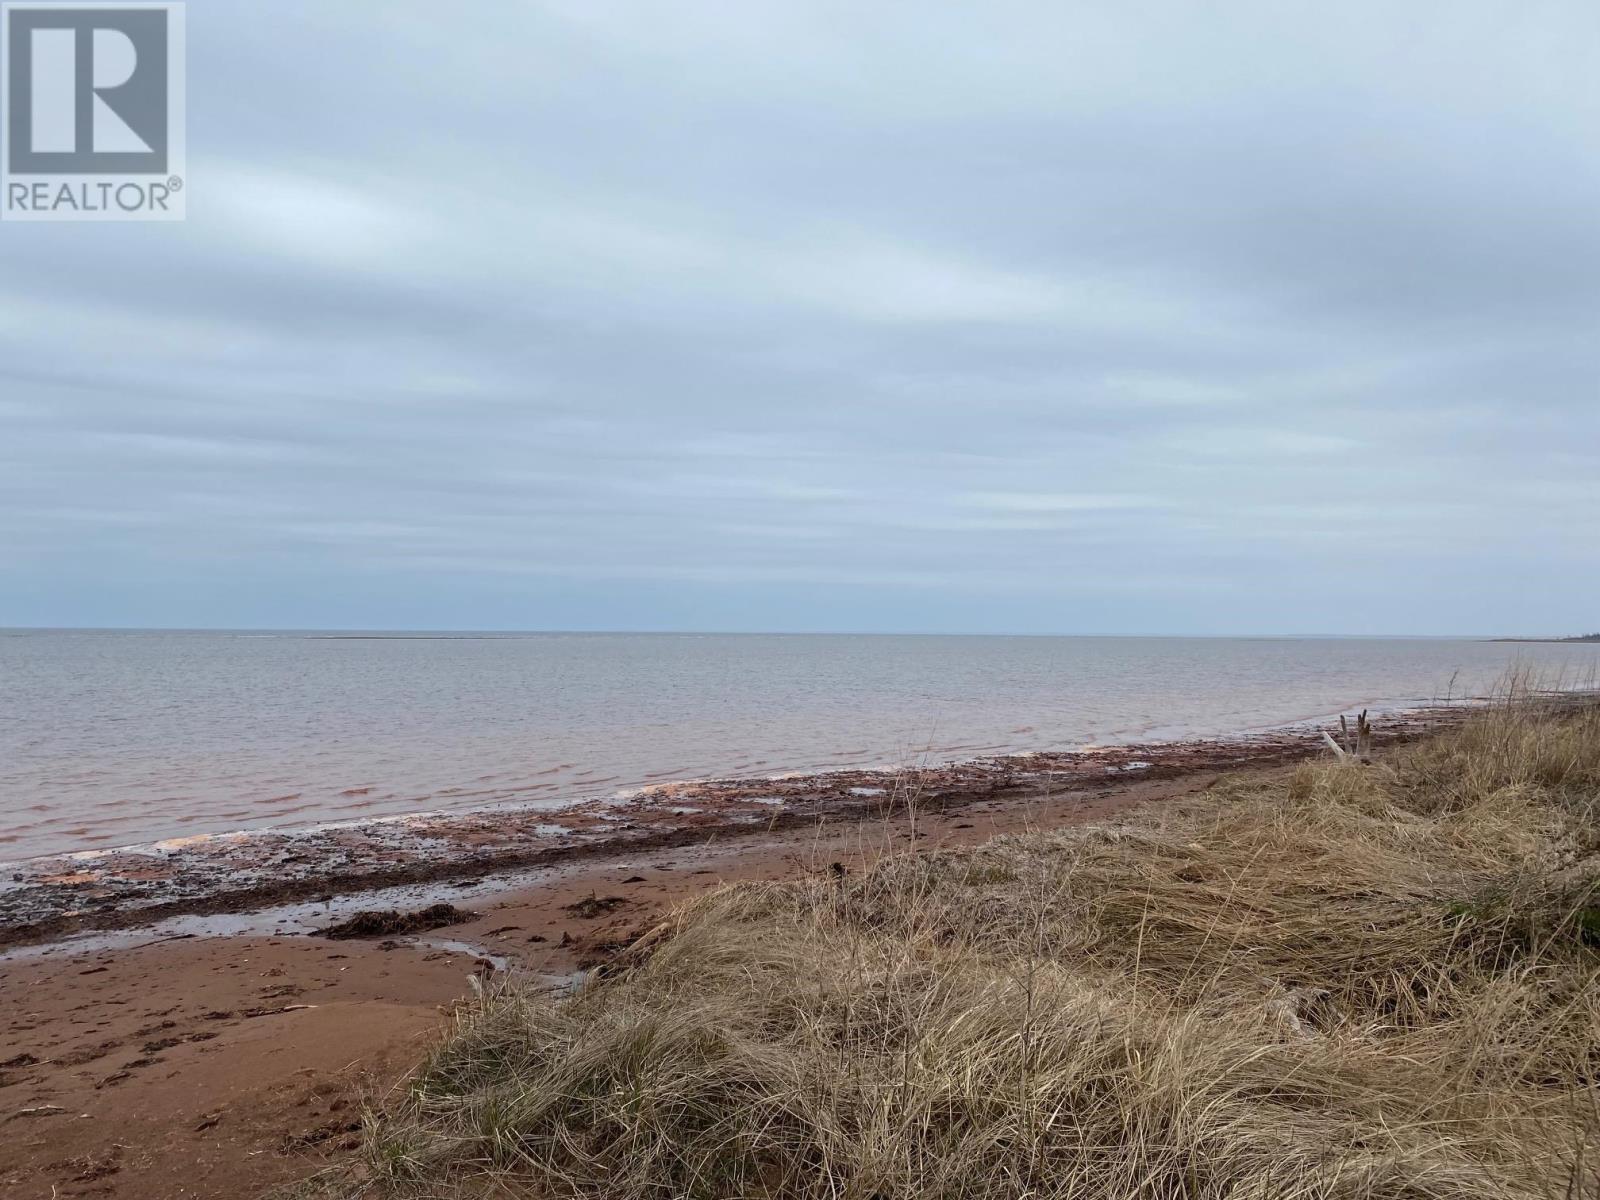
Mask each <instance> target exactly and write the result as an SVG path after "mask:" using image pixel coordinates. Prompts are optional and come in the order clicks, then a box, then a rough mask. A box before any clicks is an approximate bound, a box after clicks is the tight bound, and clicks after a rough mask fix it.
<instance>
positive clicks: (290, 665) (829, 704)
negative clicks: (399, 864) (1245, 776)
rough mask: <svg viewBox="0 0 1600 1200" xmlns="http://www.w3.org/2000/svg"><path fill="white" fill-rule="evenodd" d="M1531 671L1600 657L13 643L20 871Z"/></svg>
mask: <svg viewBox="0 0 1600 1200" xmlns="http://www.w3.org/2000/svg"><path fill="white" fill-rule="evenodd" d="M1514 661H1521V662H1524V663H1530V664H1536V665H1538V666H1540V667H1541V668H1543V669H1546V670H1562V671H1564V672H1565V673H1566V674H1567V676H1568V678H1569V679H1578V678H1580V677H1589V676H1592V673H1593V671H1594V669H1595V665H1596V663H1597V662H1600V646H1591V645H1537V644H1525V645H1513V644H1503V643H1490V642H1473V641H1448V640H1399V639H1392V640H1391V639H1200V638H1194V639H1188V638H1170V639H1168V638H1024V637H1016V638H1011V637H877V636H861V637H837V636H801V635H796V636H749V635H736V636H722V635H715V636H713V635H633V634H627V635H614V634H535V635H487V636H485V635H436V636H427V635H372V636H361V637H357V636H348V635H342V636H341V635H309V634H218V633H136V632H127V633H77V632H59V633H58V632H48V633H46V632H16V633H6V634H0V858H5V859H16V858H23V857H28V856H32V855H37V854H44V853H54V852H58V851H61V850H71V849H88V848H95V847H104V846H113V845H126V844H130V843H135V842H143V841H150V840H154V839H158V838H166V837H173V836H184V835H190V834H196V833H213V832H223V831H228V830H235V829H247V828H262V827H269V826H270V827H276V826H285V825H309V824H318V823H322V822H327V821H338V820H352V819H360V818H369V817H377V816H385V815H394V814H400V813H406V812H416V811H420V810H426V809H462V808H480V807H484V806H489V805H495V804H501V803H530V802H531V803H548V804H551V805H556V804H561V803H565V802H568V801H571V800H578V799H584V798H589V797H594V796H607V795H612V794H615V793H616V792H618V791H622V790H626V789H629V788H636V787H639V786H642V785H645V784H649V783H653V782H659V781H662V780H669V779H685V778H700V777H706V776H717V775H762V774H774V773H779V772H784V771H801V770H804V771H812V770H825V769H828V768H832V767H846V766H863V765H866V766H876V765H894V764H896V763H901V762H906V761H911V760H916V759H926V760H946V761H948V760H952V759H959V758H969V757H973V756H976V755H981V754H986V753H992V752H996V751H1019V750H1032V749H1067V748H1073V747H1079V746H1083V745H1085V744H1091V743H1095V742H1111V741H1129V740H1141V739H1162V738H1171V737H1178V736H1183V735H1186V734H1208V733H1226V732H1231V731H1235V730H1240V729H1245V728H1251V727H1257V726H1263V725H1270V724H1280V723H1286V722H1290V721H1293V720H1298V719H1304V718H1308V717H1313V716H1317V715H1321V714H1325V713H1329V712H1334V711H1338V710H1340V709H1343V708H1348V707H1351V706H1355V705H1359V704H1362V703H1369V702H1394V703H1406V702H1413V701H1427V700H1430V699H1434V698H1438V697H1442V696H1444V695H1445V693H1446V691H1447V689H1450V690H1453V693H1454V694H1455V695H1457V696H1459V695H1461V694H1463V693H1464V692H1466V691H1469V690H1474V689H1482V688H1484V687H1486V686H1488V685H1490V684H1491V683H1492V682H1493V681H1494V679H1495V678H1496V677H1498V676H1499V675H1500V674H1501V673H1502V672H1503V671H1504V670H1505V668H1506V666H1507V665H1508V664H1510V663H1512V662H1514ZM1453 674H1454V675H1455V677H1456V678H1455V682H1454V684H1453V685H1452V683H1451V679H1452V675H1453Z"/></svg>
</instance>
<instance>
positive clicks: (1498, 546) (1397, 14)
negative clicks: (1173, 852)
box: [0, 0, 1600, 632]
mask: <svg viewBox="0 0 1600 1200" xmlns="http://www.w3.org/2000/svg"><path fill="white" fill-rule="evenodd" d="M190 27H191V28H190V50H189V59H190V63H189V74H190V89H189V90H190V143H191V149H190V157H191V162H190V177H191V182H192V187H191V192H190V210H189V211H190V219H189V221H188V222H187V223H186V224H183V225H177V226H135V225H99V226H82V225H79V226H47V225H5V226H0V271H3V272H4V279H5V283H6V287H5V289H4V291H3V294H0V431H3V437H0V563H3V564H4V566H3V569H0V624H24V625H32V624H177V625H184V624H199V625H266V626H283V625H316V626H393V627H404V626H412V627H518V628H523V627H557V628H576V627H590V628H593V627H612V628H671V627H686V626H687V627H697V628H722V629H741V628H795V629H811V628H819V629H820V628H827V629H907V630H921V629H971V630H979V631H1004V630H1019V631H1069V632H1070V631H1086V632H1228V631H1256V632H1274V631H1284V632H1291V631H1330V632H1479V631H1485V632H1486V631H1495V630H1512V629H1527V630H1538V629H1550V630H1563V631H1565V630H1571V629H1576V628H1579V627H1584V628H1587V627H1590V626H1592V625H1593V624H1594V614H1593V612H1592V611H1591V603H1590V600H1589V599H1588V598H1589V597H1590V596H1592V595H1593V594H1594V592H1595V590H1596V586H1597V585H1600V556H1597V555H1596V553H1595V548H1594V538H1593V533H1592V530H1593V529H1594V528H1595V527H1596V524H1597V518H1600V482H1597V481H1600V461H1597V460H1600V394H1597V380H1600V354H1597V351H1596V348H1595V347H1596V345H1597V344H1600V343H1597V341H1596V338H1595V333H1596V318H1597V316H1600V229H1597V224H1596V218H1595V215H1594V214H1595V213H1596V212H1597V211H1600V154H1597V151H1600V145H1597V143H1600V89H1597V88H1596V86H1595V83H1594V80H1595V79H1597V78H1600V10H1596V9H1595V8H1594V7H1593V6H1592V5H1588V4H1581V3H1577V2H1572V3H1553V4H1549V5H1543V6H1539V7H1538V8H1537V9H1532V10H1512V9H1508V8H1505V7H1503V6H1500V5H1494V4H1488V3H1482V4H1477V3H1473V4H1449V5H1446V4H1443V3H1440V4H1422V5H1410V6H1406V7H1405V8H1404V9H1403V10H1397V9H1395V8H1394V7H1393V6H1389V5H1380V4H1376V3H1370V4H1364V3H1356V4H1349V5H1341V6H1337V7H1336V8H1334V9H1326V8H1324V9H1319V10H1315V11H1314V10H1312V9H1308V8H1305V7H1303V6H1282V5H1274V4H1267V3H1243V2H1240V3H1232V4H1228V5H1224V6H1222V7H1221V8H1220V9H1217V8H1215V7H1213V8H1211V9H1207V10H1206V11H1205V12H1203V13H1202V12H1201V10H1199V9H1197V8H1195V7H1194V6H1190V5H1180V4H1159V3H1157V4H1150V5H1141V6H1131V7H1130V6H1121V7H1118V8H1109V7H1108V8H1103V9H1099V10H1095V9H1092V8H1091V9H1088V10H1085V9H1083V8H1082V7H1081V6H1059V5H1048V4H1042V3H1027V4H1024V3H1002V4H998V5H983V6H976V5H974V6H964V5H961V6H928V5H910V4H903V5H902V4H893V3H891V4H882V5H873V6H866V7H865V9H864V8H863V6H860V5H845V4H842V3H839V4H835V3H807V4H781V5H780V4H733V3H687V4H677V5H672V6H667V7H663V6H651V5H645V4H632V3H628V4H617V5H595V4H588V3H584V4H579V3H575V2H574V3H553V2H545V3H533V4H528V5H522V6H516V7H514V8H506V9H504V10H500V9H496V10H488V9H485V10H484V11H482V12H472V13H468V12H465V11H462V10H447V9H444V8H440V7H439V6H438V5H436V4H420V3H413V2H410V0H396V2H393V3H388V4H385V5H383V6H382V8H381V11H380V10H378V9H373V10H372V11H370V12H367V11H362V10H360V9H358V8H354V7H351V6H347V5H346V6H341V5H328V4H313V3H309V2H306V3H301V2H298V0H289V2H286V3H281V4H274V5H260V4H248V3H244V2H243V0H208V2H207V3H206V4H204V5H203V6H202V5H194V6H192V8H191V12H190Z"/></svg>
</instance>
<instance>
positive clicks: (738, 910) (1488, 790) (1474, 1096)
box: [313, 702, 1600, 1200]
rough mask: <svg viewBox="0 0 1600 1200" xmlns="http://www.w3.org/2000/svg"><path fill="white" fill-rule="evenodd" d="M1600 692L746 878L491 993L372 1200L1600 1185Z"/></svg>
mask: <svg viewBox="0 0 1600 1200" xmlns="http://www.w3.org/2000/svg"><path fill="white" fill-rule="evenodd" d="M1597 811H1600V709H1597V708H1595V707H1593V706H1582V705H1574V704H1567V705H1562V706H1560V707H1551V706H1549V705H1538V704H1533V703H1530V702H1522V703H1518V704H1506V705H1502V706H1499V707H1497V708H1495V709H1492V710H1489V711H1486V712H1485V713H1483V714H1482V715H1481V716H1480V717H1478V718H1475V719H1474V720H1472V721H1471V722H1470V723H1469V724H1467V725H1465V726H1464V727H1462V728H1460V729H1458V730H1456V731H1453V732H1451V733H1448V734H1444V735H1441V736H1439V737H1437V738H1435V739H1433V740H1431V741H1428V742H1425V743H1420V744H1417V745H1414V746H1411V747H1408V748H1405V749H1402V750H1399V751H1396V752H1393V753H1391V754H1389V755H1388V756H1386V757H1385V758H1383V759H1382V760H1381V761H1379V762H1377V763H1374V764H1370V765H1362V764H1358V763H1354V762H1343V763H1341V762H1334V761H1331V759H1330V761H1327V762H1324V763H1319V764H1316V765H1308V766H1305V767H1302V768H1300V769H1299V770H1297V771H1295V772H1293V773H1292V774H1286V775H1284V776H1282V777H1281V778H1279V779H1277V780H1274V781H1271V782H1266V783H1260V782H1257V783H1244V782H1238V783H1233V784H1223V785H1221V786H1219V787H1217V788H1214V789H1213V790H1212V791H1210V792H1208V793H1207V794H1206V795H1205V796H1203V797H1202V798H1199V799H1196V800H1194V801H1191V802H1188V803H1185V804H1182V805H1170V806H1166V807H1161V806H1156V807H1153V808H1151V809H1150V810H1149V811H1148V812H1147V813H1145V814H1143V815H1142V816H1141V817H1140V818H1138V819H1136V820H1134V821H1132V822H1129V823H1125V824H1122V825H1119V826H1116V827H1098V828H1085V829H1074V830H1068V831H1065V832H1059V833H1041V834H1032V835H1026V836H1007V837H1001V838H998V839H996V840H995V841H993V842H991V843H989V844H987V845H985V846H982V847H980V848H977V849H974V850H970V851H960V852H948V853H938V854H930V855H920V856H919V855H906V856H903V857H896V858H892V859H889V860H886V861H884V862H883V863H881V864H880V865H879V866H878V867H877V868H876V869H874V870H872V871H870V872H869V873H867V874H865V875H863V876H860V877H845V878H834V877H832V876H829V875H827V874H823V875H819V876H818V877H815V878H811V879H806V880H803V881H799V882H794V883H785V884H773V885H760V886H751V885H745V886H738V887H731V888H727V889H724V890H722V891H720V892H717V893H716V894H714V895H711V896H709V897H707V898H706V899H704V900H702V901H699V902H697V903H695V904H693V905H691V906H690V907H688V908H687V909H686V910H685V911H683V912H681V913H680V914H678V916H677V917H676V918H675V919H674V920H673V921H672V922H671V923H670V925H669V926H667V927H663V929H662V930H661V931H658V935H657V936H656V937H655V938H653V939H651V941H650V945H648V946H646V947H643V948H640V949H639V950H637V951H636V952H635V953H634V954H633V956H632V961H631V964H630V965H628V966H627V967H626V969H624V970H622V971H620V972H618V973H617V974H615V975H614V976H612V977H610V978H608V979H605V980H603V981H600V982H597V983H594V984H592V985H591V986H589V987H587V988H586V989H585V990H584V991H582V992H581V993H580V994H579V995H577V996H575V997H574V998H571V999H569V1000H567V1001H565V1002H561V1003H554V1002H548V1001H545V1000H542V999H539V998H536V997H535V996H533V995H531V994H529V993H527V992H522V991H519V990H518V989H517V988H516V987H514V986H510V987H503V988H501V989H500V990H496V991H493V992H492V993H490V994H488V995H486V996H484V997H483V998H482V1000H481V1002H479V1003H476V1004H474V1005H472V1006H469V1007H467V1008H465V1009H464V1010H463V1011H462V1012H461V1013H460V1014H459V1016H458V1018H457V1020H456V1023H455V1026H454V1028H453V1030H452V1031H451V1032H450V1033H449V1034H448V1036H447V1037H446V1038H445V1039H444V1040H443V1041H442V1043H441V1044H440V1045H439V1046H438V1047H437V1049H436V1050H435V1051H434V1052H433V1053H432V1055H431V1057H430V1058H429V1059H428V1061H427V1062H426V1064H424V1065H423V1066H422V1067H421V1068H420V1070H419V1071H418V1073H417V1074H416V1075H415V1077H414V1078H413V1079H412V1081H411V1082H410V1084H409V1089H408V1090H407V1091H406V1092H405V1094H404V1095H403V1096H402V1097H398V1098H396V1099H395V1100H394V1101H393V1103H391V1104H390V1105H389V1106H388V1107H387V1108H386V1109H385V1110H384V1111H383V1112H381V1113H377V1114H374V1115H373V1116H372V1117H371V1118H370V1124H369V1130H368V1137H367V1158H366V1162H365V1163H364V1164H363V1166H362V1168H361V1169H360V1170H359V1172H357V1173H356V1174H354V1175H352V1174H349V1173H346V1174H341V1175H339V1176H337V1177H334V1178H330V1179H324V1180H320V1181H317V1183H316V1184H314V1185H313V1186H314V1187H315V1188H317V1189H319V1190H320V1191H321V1192H323V1193H324V1194H336V1195H344V1196H354V1195H364V1196H440V1197H444V1196H458V1195H459V1196H472V1197H488V1196H522V1195H536V1196H547V1195H550V1196H567V1195H580V1196H591V1197H607V1198H615V1200H623V1198H629V1197H663V1198H664V1197H674V1196H751V1197H858V1198H861V1200H869V1198H871V1200H887V1198H889V1197H912V1196H917V1197H923V1196H940V1197H952V1198H955V1197H1002V1196H1004V1197H1022V1196H1037V1197H1046V1196H1076V1197H1134V1196H1148V1197H1175V1196H1184V1197H1224V1196H1226V1197H1238V1198H1250V1200H1257V1198H1260V1200H1265V1198H1267V1197H1299V1196H1328V1197H1490V1196H1495V1197H1568V1198H1571V1200H1577V1198H1578V1197H1594V1196H1600V949H1597V947H1600V891H1597V889H1600V827H1597V823H1596V816H1597Z"/></svg>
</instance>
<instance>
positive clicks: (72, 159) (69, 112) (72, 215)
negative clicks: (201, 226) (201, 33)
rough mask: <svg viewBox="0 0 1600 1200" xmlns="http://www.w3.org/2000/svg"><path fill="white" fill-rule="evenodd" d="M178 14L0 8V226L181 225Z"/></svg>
mask: <svg viewBox="0 0 1600 1200" xmlns="http://www.w3.org/2000/svg"><path fill="white" fill-rule="evenodd" d="M183 17H184V9H183V5H182V4H181V3H137V4H118V5H108V4H97V5H89V4H45V3H32V2H29V3H22V2H16V3H6V4H3V5H0V43H3V49H0V73H3V75H4V81H3V87H0V99H3V101H4V105H5V113H4V120H3V122H0V128H3V136H4V147H3V152H0V160H3V161H0V217H3V218H4V219H5V220H15V221H174V220H182V219H183V217H184V210H185V205H184V201H185V196H184V183H185V179H184V167H185V164H184V100H185V96H184V70H183V68H184V27H183Z"/></svg>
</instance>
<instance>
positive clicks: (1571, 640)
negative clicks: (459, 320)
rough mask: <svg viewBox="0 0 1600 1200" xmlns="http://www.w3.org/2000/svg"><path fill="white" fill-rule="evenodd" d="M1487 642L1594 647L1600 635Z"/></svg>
mask: <svg viewBox="0 0 1600 1200" xmlns="http://www.w3.org/2000/svg"><path fill="white" fill-rule="evenodd" d="M1489 640H1490V641H1491V642H1540V643H1549V644H1551V645H1556V646H1575V645H1581V644H1584V643H1587V644H1589V645H1596V644H1600V633H1585V634H1581V635H1579V636H1578V637H1560V638H1556V637H1543V638H1536V637H1497V638H1490V639H1489Z"/></svg>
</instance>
